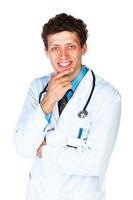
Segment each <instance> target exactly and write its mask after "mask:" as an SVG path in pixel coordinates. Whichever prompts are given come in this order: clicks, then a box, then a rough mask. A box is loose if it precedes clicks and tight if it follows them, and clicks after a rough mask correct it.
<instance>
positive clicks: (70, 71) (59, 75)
mask: <svg viewBox="0 0 133 200" xmlns="http://www.w3.org/2000/svg"><path fill="white" fill-rule="evenodd" d="M72 72H73V69H72V68H71V69H67V70H64V71H62V72H59V73H57V74H56V75H55V76H54V78H55V79H59V78H61V77H63V76H66V75H69V74H71V73H72Z"/></svg>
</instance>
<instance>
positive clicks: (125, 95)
mask: <svg viewBox="0 0 133 200" xmlns="http://www.w3.org/2000/svg"><path fill="white" fill-rule="evenodd" d="M132 11H133V7H132V2H131V1H129V0H100V1H99V0H92V1H91V0H88V1H87V0H86V1H84V0H82V1H80V2H78V1H77V0H66V1H65V0H48V1H45V0H38V1H35V0H12V1H10V0H4V1H0V199H3V200H7V199H13V200H24V199H25V190H26V184H27V179H28V173H29V170H30V167H31V162H32V161H31V160H26V159H23V158H21V157H20V156H19V155H17V154H16V152H15V149H14V146H13V128H14V126H15V123H16V121H17V119H18V116H19V113H20V110H21V107H22V104H23V102H24V99H25V96H26V94H27V90H28V87H29V84H30V82H31V81H32V80H33V79H34V78H36V77H39V76H42V75H45V74H47V73H48V72H49V71H50V70H51V69H52V68H51V66H50V64H49V62H48V60H47V58H46V57H45V54H44V51H43V43H42V40H41V38H40V33H41V28H42V25H43V24H44V23H45V22H46V21H47V20H48V19H49V18H50V17H52V16H54V15H55V14H57V13H60V12H67V13H68V14H72V15H74V16H75V17H79V18H82V19H83V20H84V21H85V22H86V23H87V25H88V30H89V38H88V53H87V55H86V56H85V57H84V61H83V63H84V64H87V65H89V66H90V67H91V68H92V69H93V70H94V71H95V73H96V74H98V75H100V76H101V77H103V78H104V79H106V80H108V81H109V82H110V83H112V84H113V85H114V86H115V87H116V88H117V89H118V90H119V92H120V94H121V95H122V119H121V126H120V130H119V135H118V139H117V143H116V146H115V149H114V151H113V154H112V158H111V161H110V165H109V168H108V170H107V180H106V188H107V200H118V199H121V200H125V199H133V194H132V187H133V186H132V185H133V184H132V182H133V164H132V161H133V156H132V154H133V145H132V144H133V132H132V125H133V123H132V121H133V117H132V113H133V110H132V109H133V98H132V91H133V90H132V87H133V78H132V67H133V59H132V57H133V53H132V52H133V39H132V38H133V23H132V19H133V12H132Z"/></svg>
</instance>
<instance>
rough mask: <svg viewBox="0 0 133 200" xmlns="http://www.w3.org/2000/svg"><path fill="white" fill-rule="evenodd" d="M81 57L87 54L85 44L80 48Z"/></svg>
mask: <svg viewBox="0 0 133 200" xmlns="http://www.w3.org/2000/svg"><path fill="white" fill-rule="evenodd" d="M81 51H82V55H84V54H85V53H86V52H87V44H86V43H85V44H84V45H83V47H82V50H81Z"/></svg>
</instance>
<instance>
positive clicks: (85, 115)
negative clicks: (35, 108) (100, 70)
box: [39, 70, 96, 118]
mask: <svg viewBox="0 0 133 200" xmlns="http://www.w3.org/2000/svg"><path fill="white" fill-rule="evenodd" d="M91 73H92V78H93V80H92V89H91V92H90V95H89V97H88V100H87V102H86V104H85V106H84V108H83V110H81V111H79V112H78V117H79V118H85V117H87V115H88V111H87V110H86V108H87V106H88V105H89V102H90V100H91V97H92V94H93V92H94V88H95V82H96V78H95V74H94V72H93V71H92V70H91ZM47 87H48V83H47V84H46V86H45V88H44V89H43V91H42V92H40V94H39V103H40V101H41V98H42V95H43V93H45V92H47Z"/></svg>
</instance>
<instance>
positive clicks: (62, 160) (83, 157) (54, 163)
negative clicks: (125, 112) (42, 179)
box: [43, 93, 121, 176]
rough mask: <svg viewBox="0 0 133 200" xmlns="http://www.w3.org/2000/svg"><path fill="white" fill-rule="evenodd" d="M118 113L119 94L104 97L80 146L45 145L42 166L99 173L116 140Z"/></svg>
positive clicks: (69, 171) (104, 168) (91, 174)
mask: <svg viewBox="0 0 133 200" xmlns="http://www.w3.org/2000/svg"><path fill="white" fill-rule="evenodd" d="M120 115H121V97H120V95H119V94H118V93H117V95H116V94H115V95H113V96H111V97H109V98H107V100H106V102H105V103H103V105H101V106H100V107H99V108H98V110H97V112H96V114H95V116H94V117H93V119H92V125H91V127H90V129H91V130H90V133H89V134H90V135H89V137H88V140H87V143H86V144H85V145H84V146H83V148H82V149H80V150H79V149H73V148H67V147H55V146H52V145H51V146H47V145H46V146H45V147H44V149H43V164H44V169H45V170H48V171H50V170H51V171H52V170H56V171H57V172H62V173H66V174H70V175H82V176H99V175H101V174H104V173H105V170H106V169H107V166H108V163H109V160H110V156H111V153H112V150H113V146H114V144H115V141H116V137H117V132H118V128H119V122H120Z"/></svg>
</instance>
